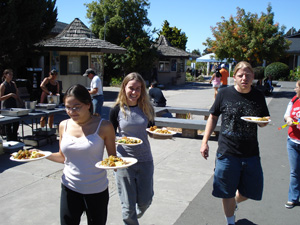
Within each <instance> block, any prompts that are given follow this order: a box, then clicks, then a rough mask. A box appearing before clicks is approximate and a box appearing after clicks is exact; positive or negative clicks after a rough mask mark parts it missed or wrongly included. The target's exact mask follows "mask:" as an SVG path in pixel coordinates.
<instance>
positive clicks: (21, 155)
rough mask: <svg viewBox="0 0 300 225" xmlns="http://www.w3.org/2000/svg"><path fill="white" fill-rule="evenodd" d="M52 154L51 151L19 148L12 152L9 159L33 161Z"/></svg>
mask: <svg viewBox="0 0 300 225" xmlns="http://www.w3.org/2000/svg"><path fill="white" fill-rule="evenodd" d="M51 154H52V152H49V151H34V150H19V151H18V152H14V153H12V154H11V157H10V158H9V159H10V160H12V161H16V162H31V161H36V160H40V159H44V158H47V157H48V156H49V155H51Z"/></svg>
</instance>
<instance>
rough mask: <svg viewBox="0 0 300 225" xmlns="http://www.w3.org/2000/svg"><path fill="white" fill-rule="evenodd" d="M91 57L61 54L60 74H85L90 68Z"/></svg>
mask: <svg viewBox="0 0 300 225" xmlns="http://www.w3.org/2000/svg"><path fill="white" fill-rule="evenodd" d="M88 61H89V57H88V56H86V55H82V56H67V55H60V75H68V74H72V75H74V74H78V75H81V74H84V72H85V70H86V69H87V68H88Z"/></svg>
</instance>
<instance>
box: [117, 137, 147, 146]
mask: <svg viewBox="0 0 300 225" xmlns="http://www.w3.org/2000/svg"><path fill="white" fill-rule="evenodd" d="M127 138H130V139H134V140H140V141H141V142H140V143H137V144H124V143H118V142H117V141H116V142H115V143H116V144H117V145H126V146H137V145H141V144H143V141H142V140H141V139H139V138H135V137H127ZM119 139H122V137H118V138H116V140H119Z"/></svg>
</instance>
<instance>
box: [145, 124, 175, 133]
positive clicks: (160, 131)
mask: <svg viewBox="0 0 300 225" xmlns="http://www.w3.org/2000/svg"><path fill="white" fill-rule="evenodd" d="M149 130H150V131H152V132H153V133H157V134H171V132H170V131H169V130H168V129H167V128H165V127H163V128H161V129H159V128H157V126H153V127H150V128H149Z"/></svg>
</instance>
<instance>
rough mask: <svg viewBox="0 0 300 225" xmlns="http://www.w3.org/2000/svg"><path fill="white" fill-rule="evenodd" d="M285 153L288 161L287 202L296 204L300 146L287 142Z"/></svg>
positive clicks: (299, 188) (299, 177)
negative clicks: (288, 183)
mask: <svg viewBox="0 0 300 225" xmlns="http://www.w3.org/2000/svg"><path fill="white" fill-rule="evenodd" d="M287 152H288V156H289V161H290V187H289V196H288V201H289V202H295V203H297V202H298V201H299V197H300V144H297V143H295V142H293V141H291V139H290V138H288V140H287Z"/></svg>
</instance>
